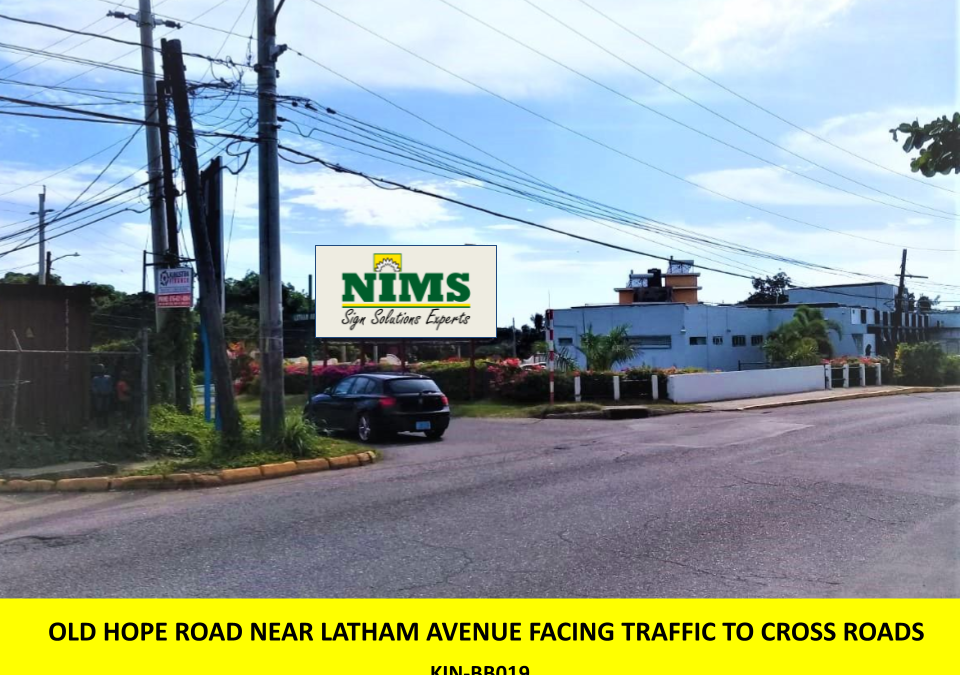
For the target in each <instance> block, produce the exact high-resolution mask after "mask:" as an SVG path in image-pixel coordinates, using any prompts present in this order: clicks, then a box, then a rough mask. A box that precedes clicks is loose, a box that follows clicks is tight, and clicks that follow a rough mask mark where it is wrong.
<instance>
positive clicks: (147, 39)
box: [124, 0, 169, 263]
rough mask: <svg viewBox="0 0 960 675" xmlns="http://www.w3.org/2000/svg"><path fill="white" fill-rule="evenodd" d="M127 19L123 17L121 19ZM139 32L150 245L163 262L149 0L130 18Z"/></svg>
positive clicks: (163, 227) (163, 228)
mask: <svg viewBox="0 0 960 675" xmlns="http://www.w3.org/2000/svg"><path fill="white" fill-rule="evenodd" d="M124 18H127V17H124ZM134 20H135V21H136V22H137V27H138V28H139V29H140V62H141V70H142V71H143V118H144V120H145V121H146V122H147V125H146V128H145V129H144V130H143V133H144V135H145V136H146V138H147V178H148V179H149V180H150V186H149V198H150V232H151V241H152V242H153V262H154V263H160V262H163V256H164V254H165V253H166V251H167V248H168V246H169V243H168V241H167V229H166V219H165V217H164V207H163V198H162V196H161V192H160V186H161V185H162V183H161V181H162V176H163V173H162V165H161V158H160V129H159V123H160V118H159V113H158V110H157V73H156V65H155V63H154V48H153V27H154V25H155V23H154V18H153V8H152V7H151V6H150V0H140V11H139V12H138V13H137V14H136V16H135V17H134Z"/></svg>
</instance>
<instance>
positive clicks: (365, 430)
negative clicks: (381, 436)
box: [357, 413, 377, 443]
mask: <svg viewBox="0 0 960 675" xmlns="http://www.w3.org/2000/svg"><path fill="white" fill-rule="evenodd" d="M357 436H359V437H360V440H361V441H363V442H364V443H372V442H373V441H375V440H376V439H377V431H376V428H375V427H374V425H373V418H372V417H371V416H370V413H360V416H359V417H357Z"/></svg>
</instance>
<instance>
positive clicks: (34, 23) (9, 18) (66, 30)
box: [0, 14, 250, 68]
mask: <svg viewBox="0 0 960 675" xmlns="http://www.w3.org/2000/svg"><path fill="white" fill-rule="evenodd" d="M0 19H4V20H6V21H13V22H16V23H23V24H27V25H30V26H41V27H43V28H50V29H52V30H58V31H61V32H64V33H70V34H72V35H83V36H86V37H89V38H96V39H100V40H108V41H109V42H115V43H117V44H121V45H129V46H133V47H137V48H138V49H141V48H143V47H146V45H144V44H143V43H141V42H134V41H133V40H123V39H121V38H115V37H110V36H108V35H102V34H100V35H98V34H97V33H87V32H86V31H82V30H76V29H73V28H67V27H65V26H58V25H56V24H52V23H47V22H45V21H32V20H30V19H21V18H18V17H15V16H8V15H6V14H0ZM150 49H151V50H152V51H155V52H157V53H160V48H159V47H151V48H150ZM183 55H184V56H189V57H191V58H195V59H203V60H204V61H209V62H210V63H218V64H220V65H224V66H234V67H241V68H246V67H250V66H245V65H243V64H239V63H234V62H233V61H227V60H224V59H220V58H217V57H214V56H208V55H206V54H198V53H196V52H184V53H183Z"/></svg>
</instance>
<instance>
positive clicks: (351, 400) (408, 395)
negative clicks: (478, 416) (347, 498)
mask: <svg viewBox="0 0 960 675" xmlns="http://www.w3.org/2000/svg"><path fill="white" fill-rule="evenodd" d="M303 415H304V417H306V418H307V419H308V420H310V421H311V422H313V423H314V424H316V425H317V427H318V428H320V429H329V430H332V431H350V432H356V434H357V436H359V437H360V440H361V441H364V442H371V441H374V440H377V439H378V438H382V437H383V436H385V435H388V434H394V433H398V432H401V431H414V432H422V433H424V434H426V436H427V438H430V439H439V438H440V437H441V436H443V432H444V431H446V430H447V427H448V426H449V425H450V403H449V401H448V400H447V397H446V396H445V395H444V393H443V392H442V391H440V387H438V386H437V383H436V382H434V381H433V380H431V379H430V378H429V377H424V376H423V375H415V374H412V373H364V374H362V375H351V376H350V377H345V378H343V379H342V380H340V382H338V383H337V384H336V385H334V386H333V387H330V388H329V389H327V390H326V391H324V392H323V393H322V394H317V395H316V396H314V397H313V398H312V399H311V400H310V402H309V403H307V405H306V407H305V408H304V409H303Z"/></svg>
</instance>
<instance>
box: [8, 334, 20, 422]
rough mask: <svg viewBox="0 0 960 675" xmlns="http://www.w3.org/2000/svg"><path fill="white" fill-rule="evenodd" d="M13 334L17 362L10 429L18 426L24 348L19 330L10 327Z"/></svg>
mask: <svg viewBox="0 0 960 675" xmlns="http://www.w3.org/2000/svg"><path fill="white" fill-rule="evenodd" d="M10 333H11V334H12V335H13V344H14V346H16V348H17V363H16V366H15V369H14V372H13V400H12V401H11V403H10V430H11V431H15V430H16V428H17V401H18V399H19V398H20V368H21V366H22V364H23V349H22V348H21V347H20V340H19V339H18V338H17V331H15V330H13V329H12V328H11V329H10Z"/></svg>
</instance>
